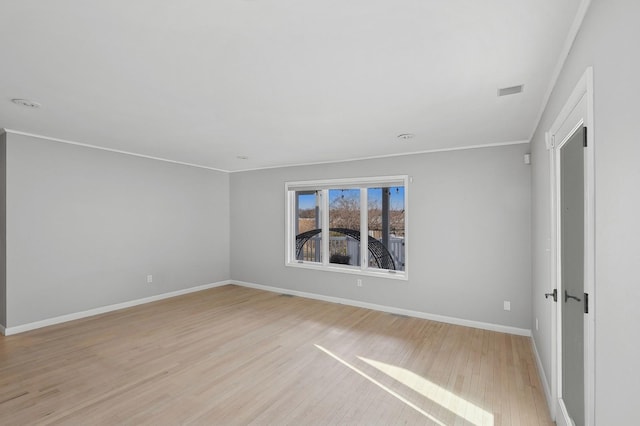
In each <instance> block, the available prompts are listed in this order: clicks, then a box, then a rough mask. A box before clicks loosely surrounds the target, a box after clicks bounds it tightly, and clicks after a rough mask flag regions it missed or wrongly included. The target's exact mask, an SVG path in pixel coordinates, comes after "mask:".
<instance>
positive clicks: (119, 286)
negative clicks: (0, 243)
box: [6, 134, 230, 327]
mask: <svg viewBox="0 0 640 426" xmlns="http://www.w3.org/2000/svg"><path fill="white" fill-rule="evenodd" d="M228 190H229V176H228V174H226V173H221V172H216V171H211V170H207V169H200V168H194V167H189V166H183V165H179V164H173V163H168V162H162V161H156V160H150V159H145V158H140V157H134V156H130V155H123V154H118V153H113V152H108V151H101V150H96V149H91V148H86V147H81V146H75V145H69V144H63V143H57V142H52V141H48V140H43V139H37V138H31V137H26V136H20V135H15V134H8V135H7V186H6V191H7V192H6V197H7V198H6V199H7V209H6V224H7V238H6V242H7V289H6V290H7V301H8V305H7V326H9V327H13V326H17V325H22V324H26V323H30V322H34V321H38V320H43V319H48V318H52V317H56V316H60V315H64V314H69V313H75V312H80V311H83V310H88V309H92V308H96V307H100V306H105V305H110V304H115V303H120V302H125V301H130V300H135V299H139V298H143V297H148V296H152V295H157V294H161V293H166V292H170V291H175V290H180V289H185V288H189V287H195V286H198V285H203V284H208V283H213V282H217V281H221V280H227V279H229V277H230V274H229V204H228V200H229V192H228ZM147 274H153V283H152V284H147V282H146V276H147Z"/></svg>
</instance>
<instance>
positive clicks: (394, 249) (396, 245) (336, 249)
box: [299, 235, 405, 271]
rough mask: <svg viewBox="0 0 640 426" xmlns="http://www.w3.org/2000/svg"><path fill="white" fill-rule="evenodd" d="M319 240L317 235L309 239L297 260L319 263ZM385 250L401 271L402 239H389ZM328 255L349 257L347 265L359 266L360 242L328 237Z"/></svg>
mask: <svg viewBox="0 0 640 426" xmlns="http://www.w3.org/2000/svg"><path fill="white" fill-rule="evenodd" d="M321 240H322V239H321V237H320V236H319V235H318V236H316V237H312V238H311V239H309V241H307V242H306V244H305V245H303V246H302V252H301V255H300V258H299V260H304V261H307V262H320V261H321V259H320V253H321V252H322V248H321ZM387 250H389V253H391V256H393V261H394V262H395V264H396V270H399V271H403V270H404V259H405V252H404V238H400V237H393V236H392V237H390V238H389V246H388V247H387ZM329 253H331V254H339V255H343V256H349V264H350V265H353V266H359V264H360V241H356V240H354V239H353V238H349V237H346V236H332V237H329ZM369 266H375V262H374V263H373V264H371V261H370V262H369Z"/></svg>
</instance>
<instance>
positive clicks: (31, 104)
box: [11, 98, 42, 108]
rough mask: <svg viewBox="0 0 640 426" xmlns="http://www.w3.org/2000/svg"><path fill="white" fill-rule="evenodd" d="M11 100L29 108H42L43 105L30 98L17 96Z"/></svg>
mask: <svg viewBox="0 0 640 426" xmlns="http://www.w3.org/2000/svg"><path fill="white" fill-rule="evenodd" d="M11 102H13V103H14V104H16V105H20V106H23V107H27V108H40V107H41V106H42V105H41V104H39V103H38V102H34V101H30V100H29V99H18V98H16V99H11Z"/></svg>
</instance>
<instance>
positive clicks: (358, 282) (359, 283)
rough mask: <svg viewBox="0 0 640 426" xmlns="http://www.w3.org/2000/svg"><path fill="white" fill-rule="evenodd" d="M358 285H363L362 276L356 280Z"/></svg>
mask: <svg viewBox="0 0 640 426" xmlns="http://www.w3.org/2000/svg"><path fill="white" fill-rule="evenodd" d="M356 285H357V286H358V287H362V280H361V279H360V278H358V279H357V280H356Z"/></svg>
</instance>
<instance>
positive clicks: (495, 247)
mask: <svg viewBox="0 0 640 426" xmlns="http://www.w3.org/2000/svg"><path fill="white" fill-rule="evenodd" d="M528 149H529V147H528V145H511V146H506V147H496V148H483V149H472V150H464V151H453V152H441V153H431V154H421V155H413V156H403V157H395V158H386V159H377V160H365V161H357V162H346V163H334V164H325V165H314V166H301V167H288V168H278V169H270V170H259V171H250V172H240V173H233V174H232V175H231V235H232V239H231V276H232V277H233V279H235V280H240V281H247V282H251V283H256V284H263V285H268V286H274V287H278V288H283V289H290V290H297V291H304V292H310V293H315V294H320V295H326V296H333V297H341V298H346V299H352V300H359V301H364V302H368V303H376V304H380V305H385V306H391V307H396V308H402V309H410V310H416V311H421V312H426V313H431V314H439V315H446V316H451V317H456V318H462V319H468V320H474V321H482V322H488V323H494V324H501V325H507V326H513V327H520V328H525V329H530V328H531V300H530V297H531V267H530V227H531V222H530V211H531V204H530V203H531V199H530V167H529V166H526V165H525V164H524V163H523V155H524V154H525V153H526V152H528ZM398 174H408V175H410V176H413V178H414V181H413V183H412V184H410V187H409V188H410V189H409V191H410V193H409V232H410V235H409V238H410V248H409V262H410V265H409V267H410V271H409V281H399V280H390V279H385V278H374V277H368V276H365V277H360V278H363V281H364V286H363V287H361V288H358V287H357V286H356V278H359V277H358V276H356V275H350V274H344V273H337V272H327V271H315V270H308V269H300V268H292V267H286V266H285V259H284V252H285V248H284V244H285V237H284V234H285V233H284V230H285V194H284V183H285V182H286V181H297V180H311V179H327V178H346V177H363V176H375V175H398ZM503 300H509V301H511V309H512V310H511V311H510V312H507V311H504V310H503Z"/></svg>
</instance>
